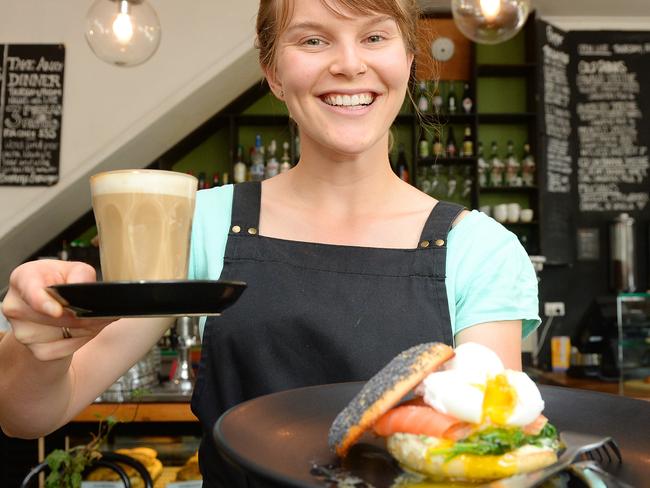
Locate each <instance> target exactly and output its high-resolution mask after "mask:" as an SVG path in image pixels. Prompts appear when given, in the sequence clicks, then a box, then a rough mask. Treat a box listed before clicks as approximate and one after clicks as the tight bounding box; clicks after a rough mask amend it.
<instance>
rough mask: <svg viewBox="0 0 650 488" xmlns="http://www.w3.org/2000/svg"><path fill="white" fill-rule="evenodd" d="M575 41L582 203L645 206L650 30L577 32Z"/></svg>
mask: <svg viewBox="0 0 650 488" xmlns="http://www.w3.org/2000/svg"><path fill="white" fill-rule="evenodd" d="M574 43H575V48H576V57H575V59H576V64H575V69H576V76H575V85H576V89H575V103H576V111H575V116H576V130H577V137H578V154H577V161H576V163H577V172H578V198H579V201H578V206H579V207H578V208H579V210H580V211H581V212H612V211H613V212H616V213H619V212H628V213H631V212H636V211H642V210H644V209H645V208H646V207H647V206H648V200H649V199H650V193H649V191H650V180H649V179H648V169H649V168H650V163H649V159H648V145H649V144H650V95H649V94H648V87H650V32H642V33H634V32H605V33H603V32H577V33H575V34H574ZM644 112H645V117H644Z"/></svg>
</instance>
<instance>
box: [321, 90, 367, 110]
mask: <svg viewBox="0 0 650 488" xmlns="http://www.w3.org/2000/svg"><path fill="white" fill-rule="evenodd" d="M374 99H375V97H374V95H372V93H357V94H354V95H326V96H324V97H323V101H324V102H325V103H327V104H328V105H336V106H343V107H355V106H359V105H370V104H371V103H372V102H373V100H374Z"/></svg>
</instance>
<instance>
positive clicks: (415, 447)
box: [386, 433, 557, 483]
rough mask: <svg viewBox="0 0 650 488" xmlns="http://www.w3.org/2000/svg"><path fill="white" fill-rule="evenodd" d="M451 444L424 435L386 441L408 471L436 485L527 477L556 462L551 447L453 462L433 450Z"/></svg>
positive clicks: (462, 457)
mask: <svg viewBox="0 0 650 488" xmlns="http://www.w3.org/2000/svg"><path fill="white" fill-rule="evenodd" d="M448 445H449V441H447V440H444V439H438V438H436V437H428V436H423V435H415V434H405V433H397V434H393V435H391V436H390V437H388V438H387V441H386V447H387V449H388V452H390V454H391V455H392V456H393V457H394V458H395V459H396V460H397V461H398V462H399V464H400V465H401V466H402V467H403V468H404V469H405V470H408V471H414V472H416V473H419V474H424V475H426V476H427V477H428V478H430V479H431V480H433V481H450V480H451V481H467V482H473V483H474V482H479V481H490V480H494V479H498V478H504V477H508V476H512V475H515V474H520V473H527V472H529V471H534V470H536V469H540V468H543V467H545V466H548V465H550V464H553V463H554V462H556V461H557V454H556V452H555V450H554V449H552V448H550V447H536V446H532V445H525V446H522V447H519V448H517V449H515V450H513V451H510V452H507V453H505V454H501V455H476V454H460V455H458V456H455V457H454V458H452V459H450V460H446V459H445V455H444V454H431V452H430V451H431V450H435V449H436V448H439V447H445V446H448Z"/></svg>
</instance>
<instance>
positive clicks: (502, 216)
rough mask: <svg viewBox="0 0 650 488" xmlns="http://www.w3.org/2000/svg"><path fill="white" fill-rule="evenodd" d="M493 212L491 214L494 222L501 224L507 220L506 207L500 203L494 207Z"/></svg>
mask: <svg viewBox="0 0 650 488" xmlns="http://www.w3.org/2000/svg"><path fill="white" fill-rule="evenodd" d="M493 210H494V213H493V214H492V217H494V220H496V221H497V222H501V223H502V224H503V223H505V222H506V221H507V220H508V205H506V204H505V203H500V204H498V205H495V206H494V209H493Z"/></svg>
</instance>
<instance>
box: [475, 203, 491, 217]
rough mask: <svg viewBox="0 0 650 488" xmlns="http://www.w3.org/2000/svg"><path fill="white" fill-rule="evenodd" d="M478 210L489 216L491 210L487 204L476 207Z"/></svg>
mask: <svg viewBox="0 0 650 488" xmlns="http://www.w3.org/2000/svg"><path fill="white" fill-rule="evenodd" d="M478 211H479V212H483V213H484V214H485V215H488V216H489V215H490V213H491V211H492V208H490V206H489V205H483V206H481V207H479V208H478Z"/></svg>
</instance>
